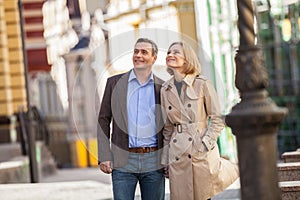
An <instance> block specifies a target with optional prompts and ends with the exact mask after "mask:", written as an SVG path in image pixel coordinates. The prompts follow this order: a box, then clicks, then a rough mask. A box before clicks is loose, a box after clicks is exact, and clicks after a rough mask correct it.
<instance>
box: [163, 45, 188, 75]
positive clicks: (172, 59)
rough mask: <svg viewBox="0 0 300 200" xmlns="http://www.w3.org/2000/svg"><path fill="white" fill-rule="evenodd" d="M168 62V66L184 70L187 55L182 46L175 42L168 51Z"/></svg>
mask: <svg viewBox="0 0 300 200" xmlns="http://www.w3.org/2000/svg"><path fill="white" fill-rule="evenodd" d="M166 64H167V66H168V67H171V68H174V69H175V70H177V71H179V72H180V71H182V70H183V67H184V65H185V57H184V53H183V49H182V46H181V45H180V44H174V45H173V46H171V47H170V48H169V50H168V52H167V57H166Z"/></svg>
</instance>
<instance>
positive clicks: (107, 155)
mask: <svg viewBox="0 0 300 200" xmlns="http://www.w3.org/2000/svg"><path fill="white" fill-rule="evenodd" d="M112 90H113V83H112V80H111V79H110V78H109V79H107V82H106V86H105V90H104V94H103V98H102V102H101V107H100V112H99V115H98V126H97V143H98V163H100V162H103V161H112V153H111V149H110V129H111V128H110V124H111V121H112V111H111V95H112Z"/></svg>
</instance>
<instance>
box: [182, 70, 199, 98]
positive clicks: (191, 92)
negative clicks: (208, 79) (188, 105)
mask: <svg viewBox="0 0 300 200" xmlns="http://www.w3.org/2000/svg"><path fill="white" fill-rule="evenodd" d="M195 78H196V77H195V75H193V74H188V75H186V77H185V78H184V79H183V82H185V83H186V85H187V87H186V95H187V96H188V97H189V98H190V99H199V94H197V93H196V91H195V90H194V87H193V82H194V80H195Z"/></svg>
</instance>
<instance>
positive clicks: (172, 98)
mask: <svg viewBox="0 0 300 200" xmlns="http://www.w3.org/2000/svg"><path fill="white" fill-rule="evenodd" d="M173 81H174V77H172V78H171V79H170V80H169V81H167V82H165V83H164V85H163V86H164V89H165V90H166V96H167V100H168V102H169V103H170V104H171V105H172V106H173V108H174V109H177V110H178V111H179V113H181V115H182V116H184V117H186V118H187V120H190V116H189V115H188V113H187V112H186V110H185V108H184V105H183V103H182V102H181V100H180V97H179V95H178V92H177V90H176V86H175V85H174V84H173Z"/></svg>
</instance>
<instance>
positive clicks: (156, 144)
mask: <svg viewBox="0 0 300 200" xmlns="http://www.w3.org/2000/svg"><path fill="white" fill-rule="evenodd" d="M157 53H158V48H157V45H156V44H155V43H154V42H153V41H152V40H149V39H147V38H140V39H138V40H137V42H136V43H135V45H134V51H133V56H132V62H133V69H132V70H130V71H128V72H126V73H124V74H119V75H116V76H113V77H110V78H108V80H107V83H106V87H105V92H104V95H103V99H102V103H101V108H100V112H99V117H98V164H99V166H100V170H101V171H102V172H104V173H107V174H112V183H113V195H114V199H115V200H131V199H132V200H133V199H134V196H135V190H136V185H137V183H139V184H140V189H141V196H142V199H143V200H150V199H151V200H152V199H158V200H160V199H164V196H165V179H164V175H163V170H162V166H161V165H160V152H161V151H160V149H161V148H162V127H163V121H162V114H161V110H160V106H157V105H160V89H161V85H162V83H163V81H162V80H160V79H159V78H158V77H156V76H155V75H154V74H153V72H152V66H153V64H154V63H155V61H156V59H157ZM111 123H112V131H111V128H110V124H111Z"/></svg>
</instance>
